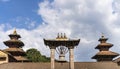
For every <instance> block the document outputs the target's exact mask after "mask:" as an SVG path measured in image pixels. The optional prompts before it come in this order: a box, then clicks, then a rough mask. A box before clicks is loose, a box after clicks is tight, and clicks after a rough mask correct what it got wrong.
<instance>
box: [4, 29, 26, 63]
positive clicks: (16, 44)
mask: <svg viewBox="0 0 120 69" xmlns="http://www.w3.org/2000/svg"><path fill="white" fill-rule="evenodd" d="M9 37H10V40H8V41H4V44H5V45H6V46H8V47H9V48H7V49H4V50H3V51H6V52H8V53H10V54H11V55H12V56H13V57H14V58H15V59H16V60H17V62H26V61H28V59H27V58H25V57H24V56H26V53H25V52H24V51H23V49H22V47H23V46H24V43H23V42H22V41H21V40H19V38H21V36H20V35H19V34H17V32H16V30H14V32H13V34H10V35H9Z"/></svg>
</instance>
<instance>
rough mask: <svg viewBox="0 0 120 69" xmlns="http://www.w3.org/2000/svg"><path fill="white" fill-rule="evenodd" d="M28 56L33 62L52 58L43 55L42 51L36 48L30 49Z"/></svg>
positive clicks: (27, 52)
mask: <svg viewBox="0 0 120 69" xmlns="http://www.w3.org/2000/svg"><path fill="white" fill-rule="evenodd" d="M26 54H27V56H26V57H27V58H28V59H29V60H31V61H32V62H50V58H48V57H46V56H44V55H41V53H40V52H39V51H38V50H37V49H34V48H31V49H28V50H27V51H26Z"/></svg>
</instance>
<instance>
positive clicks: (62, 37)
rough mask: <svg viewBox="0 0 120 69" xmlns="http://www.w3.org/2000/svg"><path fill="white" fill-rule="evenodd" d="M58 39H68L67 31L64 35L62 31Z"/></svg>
mask: <svg viewBox="0 0 120 69" xmlns="http://www.w3.org/2000/svg"><path fill="white" fill-rule="evenodd" d="M56 39H57V40H65V39H68V38H67V37H66V34H65V33H64V35H63V33H61V34H60V33H58V35H57V37H56Z"/></svg>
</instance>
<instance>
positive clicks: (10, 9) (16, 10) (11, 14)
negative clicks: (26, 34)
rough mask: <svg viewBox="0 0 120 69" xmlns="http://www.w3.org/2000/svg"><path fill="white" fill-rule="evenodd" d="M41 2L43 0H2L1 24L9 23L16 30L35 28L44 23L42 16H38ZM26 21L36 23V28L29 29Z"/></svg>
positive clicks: (0, 10) (0, 6) (0, 2)
mask: <svg viewBox="0 0 120 69" xmlns="http://www.w3.org/2000/svg"><path fill="white" fill-rule="evenodd" d="M40 2H42V0H25V1H23V0H5V1H4V0H3V1H2V0H0V24H1V23H9V24H10V25H11V26H13V27H16V28H25V29H33V28H35V27H36V26H37V25H38V24H40V23H41V22H42V19H41V16H39V15H38V14H37V11H38V8H39V6H38V3H40ZM16 19H18V21H16ZM28 19H29V20H28ZM25 21H28V22H31V21H35V26H34V27H32V28H28V27H27V24H25Z"/></svg>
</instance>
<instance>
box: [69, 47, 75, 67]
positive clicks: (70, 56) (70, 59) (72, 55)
mask: <svg viewBox="0 0 120 69" xmlns="http://www.w3.org/2000/svg"><path fill="white" fill-rule="evenodd" d="M69 69H74V49H73V48H72V47H71V48H69Z"/></svg>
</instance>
